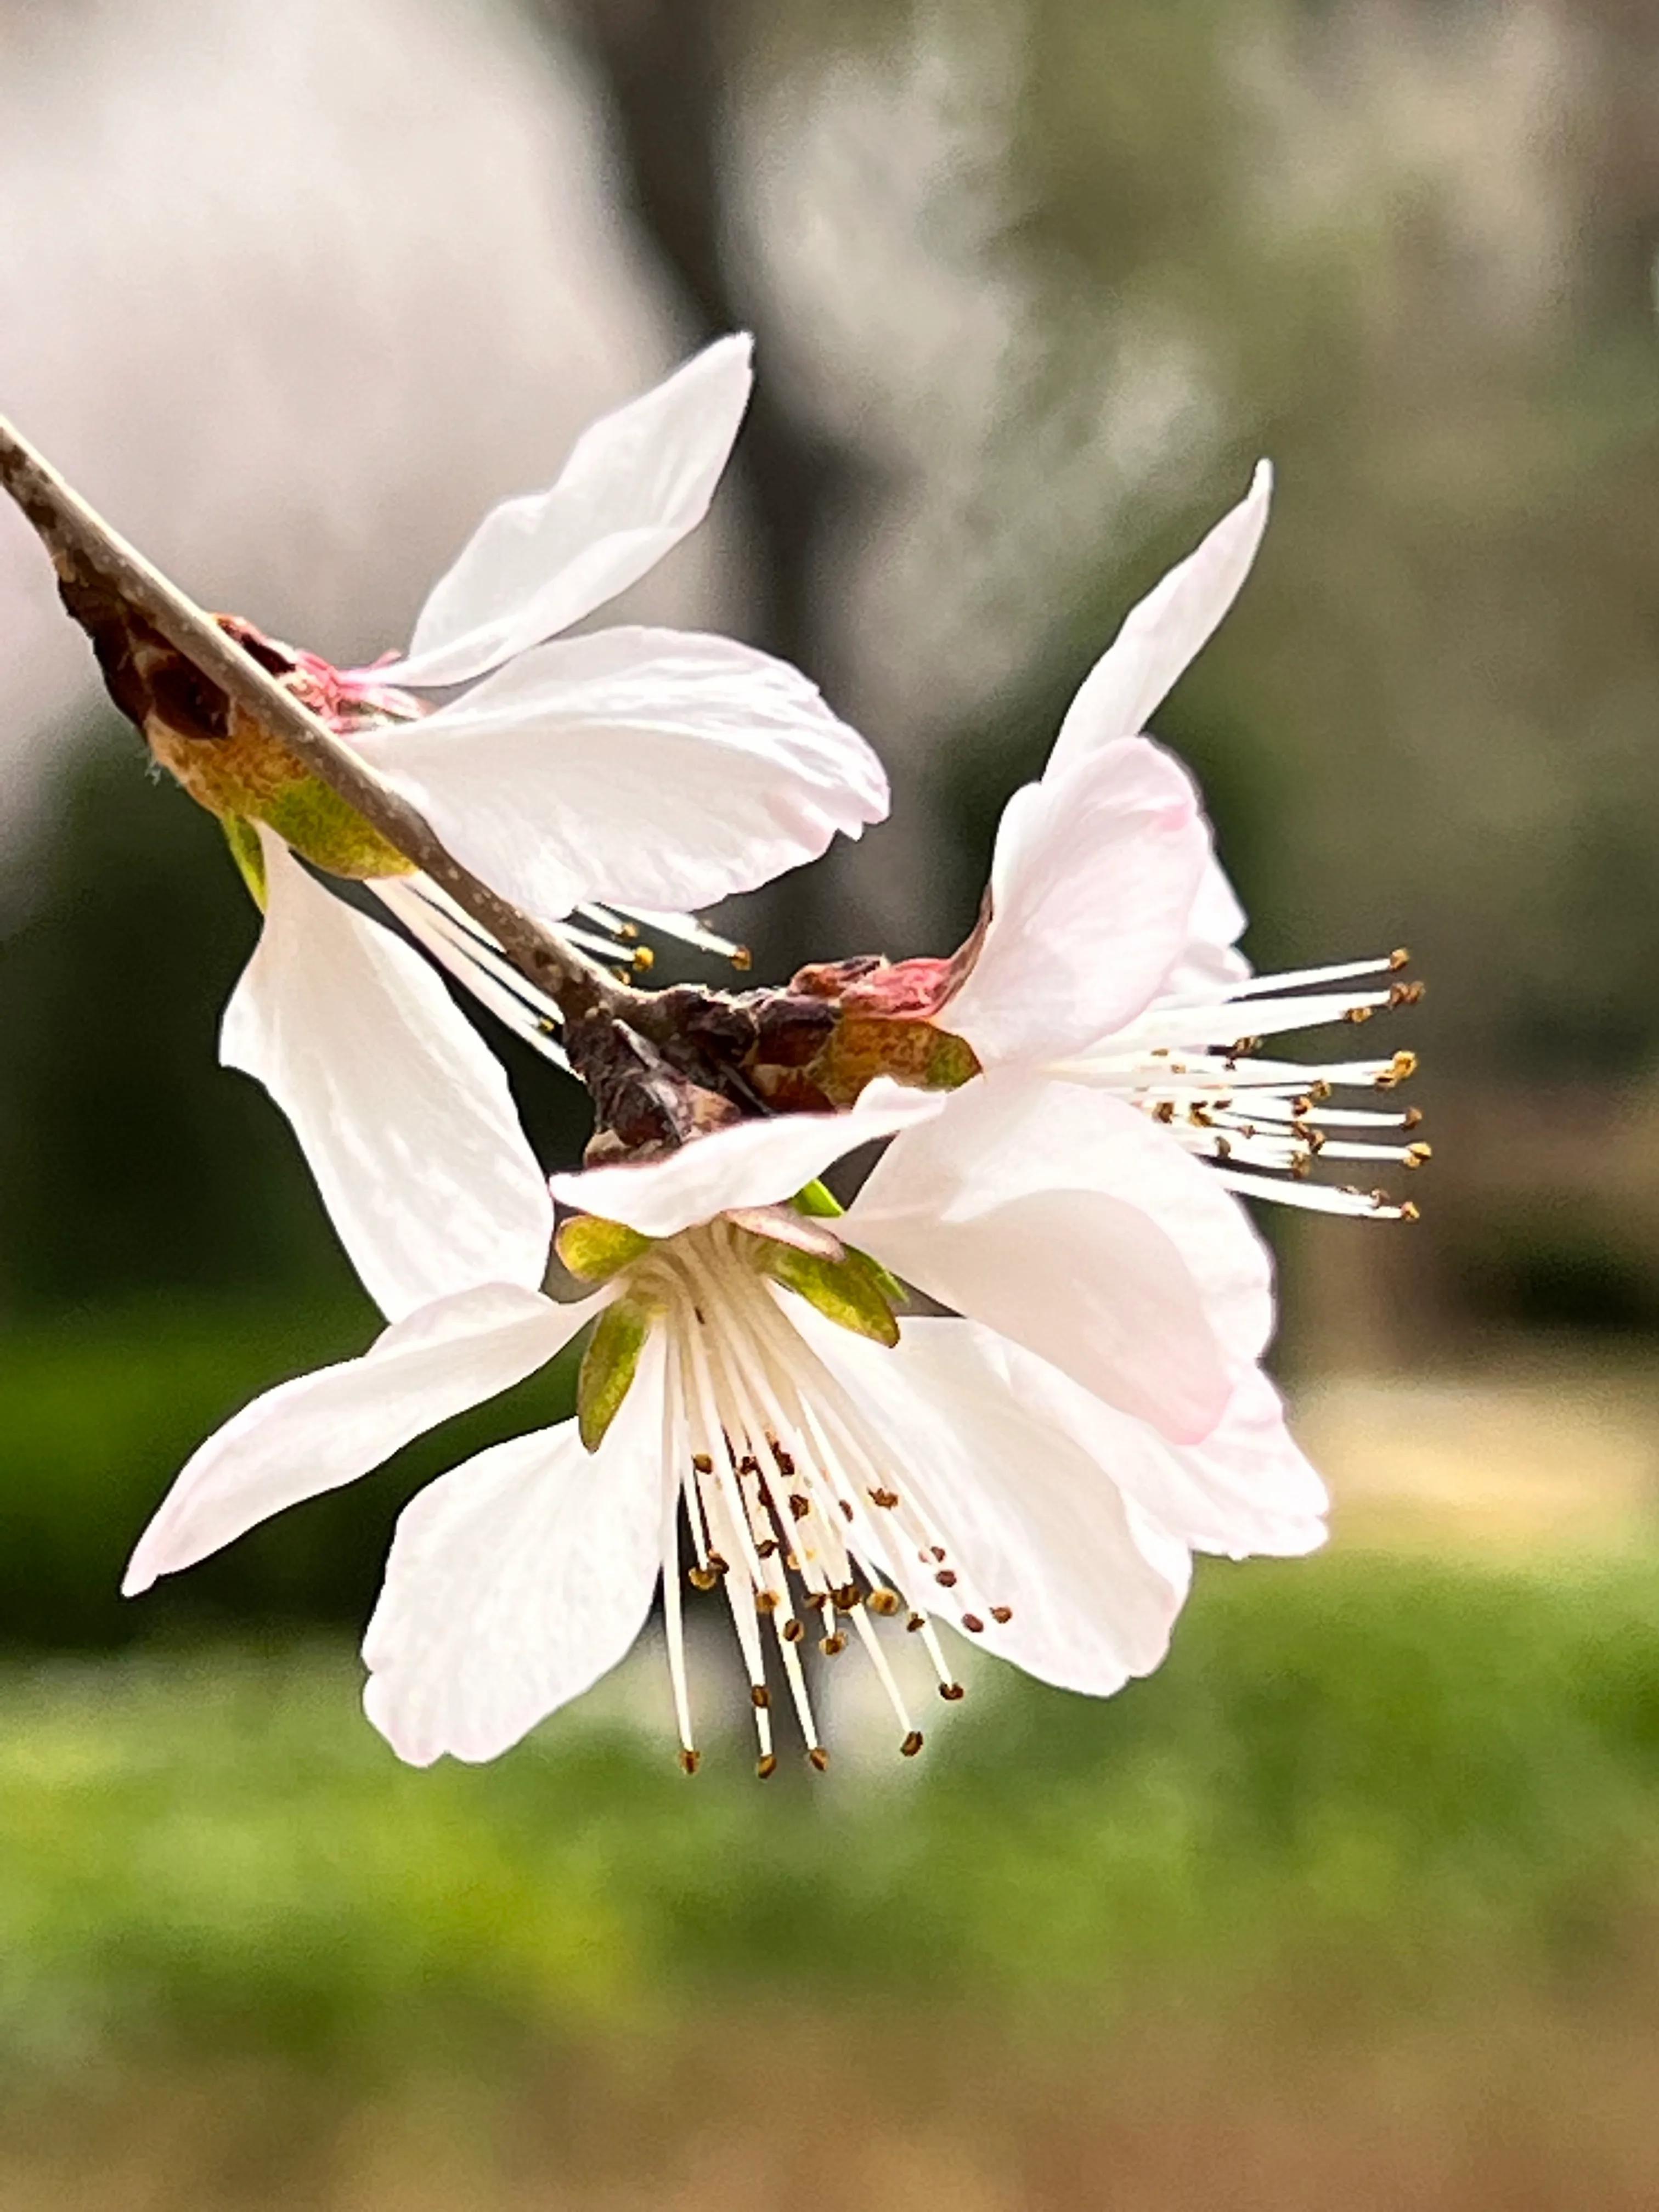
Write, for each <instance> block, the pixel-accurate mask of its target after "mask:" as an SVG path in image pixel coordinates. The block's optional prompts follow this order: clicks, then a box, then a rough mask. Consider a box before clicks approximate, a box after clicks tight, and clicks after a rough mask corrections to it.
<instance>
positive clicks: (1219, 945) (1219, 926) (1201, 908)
mask: <svg viewBox="0 0 1659 2212" xmlns="http://www.w3.org/2000/svg"><path fill="white" fill-rule="evenodd" d="M1246 920H1247V917H1246V915H1245V912H1244V909H1243V907H1242V906H1241V905H1240V904H1239V902H1238V894H1237V891H1235V890H1234V889H1233V887H1232V884H1231V881H1230V880H1229V878H1228V875H1227V872H1226V870H1225V868H1224V867H1223V866H1222V865H1221V863H1220V861H1219V860H1217V858H1216V857H1215V854H1214V852H1213V851H1212V852H1211V854H1210V856H1209V858H1208V860H1206V863H1205V866H1204V872H1203V874H1202V875H1201V876H1200V878H1199V884H1198V893H1197V896H1195V897H1194V901H1193V910H1192V913H1191V915H1189V916H1188V922H1187V941H1186V943H1185V944H1184V945H1182V950H1181V954H1180V957H1179V958H1178V959H1177V960H1176V963H1175V965H1174V966H1173V967H1172V968H1171V969H1170V972H1169V974H1168V975H1166V976H1165V977H1164V991H1165V992H1166V993H1168V994H1171V995H1173V996H1175V997H1177V998H1193V997H1196V996H1197V995H1198V994H1199V993H1200V992H1202V991H1212V992H1215V993H1217V994H1220V993H1222V992H1225V991H1226V990H1228V989H1230V988H1231V987H1232V986H1233V985H1234V984H1236V983H1243V981H1246V980H1247V978H1248V977H1249V973H1250V963H1249V961H1248V960H1247V959H1246V958H1245V957H1244V955H1243V953H1242V952H1241V951H1239V950H1238V940H1239V939H1240V938H1241V937H1242V936H1243V933H1244V929H1245V925H1246Z"/></svg>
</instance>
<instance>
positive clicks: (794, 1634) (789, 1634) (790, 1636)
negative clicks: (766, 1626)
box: [783, 1613, 806, 1644]
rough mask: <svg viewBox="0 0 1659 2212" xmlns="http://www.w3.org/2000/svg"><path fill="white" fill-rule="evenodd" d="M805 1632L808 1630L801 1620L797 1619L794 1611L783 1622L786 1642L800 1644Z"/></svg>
mask: <svg viewBox="0 0 1659 2212" xmlns="http://www.w3.org/2000/svg"><path fill="white" fill-rule="evenodd" d="M805 1633H806V1631H805V1628H803V1627H802V1626H801V1624H800V1622H799V1620H796V1618H795V1616H794V1614H793V1613H791V1614H790V1616H789V1618H788V1620H786V1621H785V1622H784V1624H783V1640H784V1642H785V1643H786V1644H799V1642H800V1640H801V1638H802V1637H803V1636H805Z"/></svg>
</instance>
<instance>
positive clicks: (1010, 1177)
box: [843, 1071, 1273, 1443]
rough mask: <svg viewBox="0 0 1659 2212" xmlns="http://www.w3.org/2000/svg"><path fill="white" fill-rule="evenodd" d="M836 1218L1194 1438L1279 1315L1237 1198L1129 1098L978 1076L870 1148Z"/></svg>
mask: <svg viewBox="0 0 1659 2212" xmlns="http://www.w3.org/2000/svg"><path fill="white" fill-rule="evenodd" d="M843 1233H844V1234H845V1236H846V1237H848V1240H849V1241H851V1242H854V1243H857V1244H859V1245H860V1246H861V1247H862V1248H863V1249H865V1250H866V1251H868V1252H870V1253H871V1254H872V1255H874V1257H875V1258H877V1259H878V1260H880V1261H882V1262H883V1263H884V1265H885V1266H886V1267H890V1268H891V1269H892V1270H893V1271H894V1273H896V1274H899V1275H902V1276H904V1277H906V1278H908V1280H909V1281H911V1282H912V1283H914V1284H915V1285H916V1286H917V1287H918V1288H919V1289H921V1290H923V1291H927V1293H928V1294H929V1296H930V1297H935V1298H938V1299H939V1300H940V1301H941V1302H942V1303H943V1304H946V1305H950V1306H953V1307H954V1308H955V1309H956V1310H957V1312H958V1313H962V1314H965V1315H967V1316H969V1318H970V1319H973V1320H976V1321H981V1322H987V1324H988V1325H989V1326H990V1327H991V1328H995V1329H997V1330H999V1331H1000V1333H1001V1334H1003V1335H1005V1336H1007V1337H1009V1338H1011V1339H1012V1340H1013V1341H1014V1342H1015V1343H1016V1344H1023V1345H1024V1346H1027V1348H1028V1349H1030V1351H1033V1352H1037V1353H1039V1354H1040V1355H1041V1356H1042V1357H1043V1358H1047V1359H1050V1360H1052V1361H1053V1362H1054V1364H1055V1366H1057V1367H1059V1368H1060V1369H1061V1370H1064V1372H1066V1374H1068V1375H1070V1376H1073V1379H1074V1380H1075V1381H1077V1382H1079V1383H1082V1384H1083V1385H1084V1387H1085V1389H1090V1390H1092V1391H1093V1392H1094V1393H1095V1394H1096V1395H1097V1396H1099V1397H1101V1398H1103V1400H1104V1401H1106V1402H1107V1403H1108V1404H1109V1405H1112V1406H1115V1407H1118V1408H1119V1409H1120V1410H1121V1411H1122V1412H1124V1413H1132V1414H1133V1415H1134V1416H1135V1417H1136V1418H1137V1419H1142V1420H1149V1421H1152V1423H1154V1424H1155V1425H1156V1426H1157V1427H1158V1428H1159V1429H1160V1430H1161V1431H1163V1432H1164V1435H1166V1436H1167V1437H1170V1438H1171V1439H1172V1440H1174V1441H1175V1442H1176V1443H1196V1442H1197V1441H1198V1440H1199V1439H1200V1437H1204V1436H1206V1435H1207V1434H1208V1432H1209V1431H1210V1430H1211V1429H1212V1427H1213V1426H1214V1425H1215V1424H1216V1422H1217V1421H1218V1420H1219V1419H1221V1416H1222V1415H1223V1413H1225V1411H1226V1407H1227V1404H1228V1401H1229V1399H1230V1398H1231V1395H1232V1390H1233V1388H1234V1386H1235V1384H1236V1383H1237V1382H1238V1381H1239V1380H1240V1379H1242V1376H1243V1374H1244V1373H1245V1372H1246V1371H1248V1370H1249V1367H1250V1366H1251V1365H1252V1364H1254V1362H1255V1359H1256V1358H1258V1357H1259V1356H1260V1353H1261V1349H1262V1346H1263V1345H1264V1344H1265V1342H1266V1340H1267V1335H1268V1334H1270V1332H1271V1329H1272V1325H1273V1297H1272V1269H1271V1263H1270V1261H1269V1259H1268V1256H1267V1248H1266V1247H1265V1245H1264V1244H1263V1243H1262V1242H1261V1238H1260V1237H1259V1236H1258V1235H1257V1234H1256V1231H1255V1229H1254V1228H1253V1227H1252V1225H1251V1224H1250V1222H1249V1219H1248V1218H1247V1217H1246V1215H1245V1212H1244V1210H1243V1207H1242V1206H1239V1205H1238V1204H1237V1201H1236V1200H1233V1199H1232V1198H1231V1197H1230V1196H1229V1194H1227V1193H1226V1192H1225V1190H1223V1189H1221V1188H1219V1187H1218V1185H1217V1184H1216V1183H1215V1182H1214V1181H1213V1179H1212V1178H1211V1177H1210V1176H1208V1175H1207V1174H1206V1170H1204V1168H1203V1167H1202V1166H1201V1165H1200V1164H1199V1163H1198V1162H1197V1161H1196V1160H1194V1159H1192V1158H1188V1155H1187V1154H1186V1153H1185V1152H1183V1151H1182V1147H1181V1146H1179V1145H1177V1144H1176V1143H1175V1142H1174V1140H1173V1139H1171V1138H1170V1137H1169V1136H1168V1135H1167V1134H1166V1133H1164V1131H1162V1130H1160V1129H1159V1128H1158V1127H1157V1125H1156V1124H1155V1123H1154V1122H1152V1121H1149V1120H1148V1119H1147V1118H1146V1115H1142V1114H1139V1113H1138V1112H1137V1111H1136V1110H1135V1109H1134V1108H1133V1107H1131V1106H1128V1105H1126V1104H1125V1103H1123V1102H1122V1101H1121V1100H1119V1099H1116V1098H1113V1097H1109V1096H1108V1095H1106V1094H1104V1093H1103V1092H1099V1091H1088V1090H1085V1089H1083V1088H1082V1087H1081V1086H1079V1085H1071V1084H1065V1083H1055V1082H1043V1081H1039V1080H1036V1079H1029V1078H1026V1077H1024V1076H1022V1075H1020V1074H1018V1073H1017V1072H1012V1071H1011V1072H1008V1073H1001V1074H993V1075H988V1076H983V1077H981V1078H979V1079H976V1080H975V1082H973V1083H971V1084H969V1085H967V1086H966V1087H965V1088H964V1089H963V1090H962V1091H957V1092H955V1093H953V1094H952V1095H951V1097H950V1099H949V1101H948V1103H947V1104H946V1107H945V1111H944V1113H942V1114H941V1115H939V1116H938V1117H937V1119H936V1120H935V1121H933V1123H932V1124H931V1125H930V1126H928V1127H923V1128H917V1129H915V1130H912V1131H909V1132H908V1133H906V1134H905V1135H903V1136H902V1137H900V1138H899V1139H897V1140H896V1142H895V1143H894V1144H893V1145H892V1146H891V1147H890V1149H889V1151H888V1152H887V1153H886V1155H885V1157H884V1158H883V1159H881V1160H880V1161H879V1162H878V1164H877V1165H876V1167H875V1169H874V1170H873V1171H872V1174H871V1176H870V1177H869V1180H868V1181H867V1182H866V1184H865V1186H864V1188H863V1189H862V1190H861V1191H860V1193H859V1195H858V1197H857V1198H856V1199H855V1200H854V1203H853V1205H852V1206H851V1208H850V1209H849V1211H848V1215H847V1218H846V1223H845V1226H844V1231H843Z"/></svg>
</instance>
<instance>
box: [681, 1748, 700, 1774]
mask: <svg viewBox="0 0 1659 2212" xmlns="http://www.w3.org/2000/svg"><path fill="white" fill-rule="evenodd" d="M701 1765H702V1753H701V1752H700V1751H683V1752H682V1753H680V1770H681V1771H682V1772H683V1773H685V1774H695V1773H696V1771H697V1769H698V1768H699V1767H700V1766H701Z"/></svg>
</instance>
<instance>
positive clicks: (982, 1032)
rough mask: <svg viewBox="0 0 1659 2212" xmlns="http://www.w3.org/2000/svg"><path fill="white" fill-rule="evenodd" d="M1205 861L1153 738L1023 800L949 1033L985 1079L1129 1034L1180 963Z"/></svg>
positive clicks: (1089, 756)
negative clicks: (1002, 1069)
mask: <svg viewBox="0 0 1659 2212" xmlns="http://www.w3.org/2000/svg"><path fill="white" fill-rule="evenodd" d="M1208 852H1209V835H1208V831H1207V829H1206V824H1205V822H1204V819H1203V817H1202V816H1201V815H1200V812H1199V811H1198V805H1197V801H1196V799H1195V798H1194V793H1193V787H1192V785H1191V783H1190V782H1189V781H1188V778H1187V776H1186V775H1185V773H1184V772H1183V771H1182V769H1180V768H1179V767H1177V766H1176V763H1175V762H1174V761H1173V760H1172V759H1171V758H1170V756H1169V755H1168V754H1167V753H1165V752H1164V751H1163V750H1161V748H1159V747H1158V746H1156V745H1153V744H1148V743H1147V741H1146V739H1145V738H1122V739H1120V740H1119V741H1118V743H1116V744H1110V745H1105V746H1102V747H1100V748H1098V749H1097V750H1094V751H1091V752H1089V753H1086V754H1085V756H1084V757H1082V759H1081V760H1079V763H1078V764H1077V766H1076V767H1075V768H1074V769H1072V770H1071V771H1070V772H1069V773H1066V774H1063V775H1054V774H1053V773H1050V774H1049V775H1046V776H1045V777H1044V778H1043V780H1042V782H1041V783H1040V784H1036V785H1033V786H1031V787H1029V788H1028V790H1027V791H1025V792H1019V793H1016V794H1015V797H1014V799H1013V800H1012V801H1011V803H1010V805H1009V806H1008V808H1007V810H1006V811H1005V813H1004V816H1003V820H1002V824H1001V827H1000V829H999V830H998V833H997V850H996V856H995V859H994V862H993V866H992V893H991V921H990V926H989V927H988V928H987V931H986V933H985V940H984V943H983V945H981V949H980V952H979V957H978V958H977V960H976V961H975V964H974V967H973V969H972V971H971V972H970V974H969V977H968V980H967V982H966V983H965V984H964V985H963V988H962V989H961V990H960V991H959V992H958V993H957V995H956V997H955V998H954V999H953V1000H951V1003H950V1006H949V1009H948V1011H947V1012H945V1016H944V1020H945V1024H946V1026H948V1027H949V1028H950V1029H951V1030H954V1031H956V1033H957V1035H959V1036H965V1037H966V1038H967V1040H968V1042H969V1044H971V1045H972V1047H973V1048H974V1050H975V1054H977V1055H978V1058H979V1060H980V1061H981V1064H982V1065H983V1066H987V1067H989V1066H994V1065H996V1064H999V1063H1002V1064H1006V1063H1007V1062H1008V1061H1011V1060H1039V1059H1042V1058H1045V1057H1051V1056H1052V1057H1059V1056H1060V1055H1063V1054H1068V1053H1076V1052H1080V1051H1081V1050H1083V1048H1085V1046H1086V1045H1091V1044H1093V1043H1096V1042H1097V1041H1098V1040H1099V1039H1100V1038H1102V1037H1104V1036H1109V1034H1110V1033H1111V1032H1112V1031H1113V1030H1116V1029H1119V1028H1121V1026H1122V1024H1124V1023H1125V1022H1127V1021H1131V1020H1133V1018H1134V1017H1135V1016H1136V1015H1137V1014H1139V1012H1142V1010H1143V1009H1144V1008H1145V1007H1146V1006H1147V1004H1148V1003H1149V1002H1150V1000H1152V998H1153V997H1154V996H1155V994H1157V993H1158V991H1159V990H1160V989H1161V988H1163V987H1165V983H1166V978H1167V977H1168V975H1169V974H1170V969H1171V968H1172V967H1173V966H1174V965H1175V963H1176V961H1177V960H1178V959H1179V957H1180V955H1181V951H1182V945H1183V944H1184V942H1185V940H1186V936H1187V932H1188V921H1189V918H1190V916H1191V915H1192V913H1193V908H1194V899H1195V897H1196V896H1197V893H1198V890H1199V887H1200V883H1201V881H1202V879H1203V874H1204V867H1205V862H1206V857H1207V854H1208Z"/></svg>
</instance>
